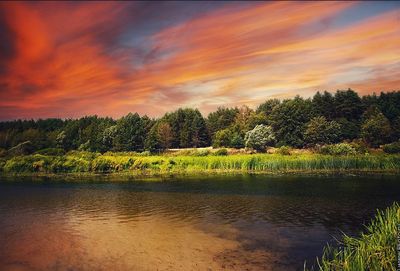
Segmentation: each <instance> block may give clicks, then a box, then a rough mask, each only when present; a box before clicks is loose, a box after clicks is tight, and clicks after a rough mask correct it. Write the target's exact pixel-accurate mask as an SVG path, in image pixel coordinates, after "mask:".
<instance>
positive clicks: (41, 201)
mask: <svg viewBox="0 0 400 271" xmlns="http://www.w3.org/2000/svg"><path fill="white" fill-rule="evenodd" d="M0 178H1V181H0V270H139V271H140V270H185V271H187V270H302V269H303V264H304V261H307V263H310V264H311V263H313V262H314V261H315V258H316V257H317V256H320V255H321V253H322V249H323V247H324V245H325V244H326V243H327V242H330V243H333V244H334V243H335V242H336V241H335V240H336V238H339V237H340V236H341V233H342V232H344V233H346V234H349V235H357V233H359V231H360V230H362V229H363V224H367V223H368V222H369V220H370V219H371V218H372V217H373V216H374V214H375V211H376V209H377V208H380V209H381V208H386V207H387V206H389V205H390V204H392V203H393V201H400V182H399V181H398V180H397V179H398V176H397V177H396V176H358V177H357V176H346V177H344V176H318V177H316V176H265V175H238V176H235V175H232V176H200V177H199V176H197V177H166V178H163V179H157V178H153V179H151V180H149V179H146V180H145V181H143V180H140V179H134V178H128V177H117V176H113V177H109V176H96V177H85V178H83V177H82V178H81V179H79V178H78V177H74V178H71V177H69V178H68V179H63V177H57V178H55V177H53V178H50V177H47V178H44V177H7V178H6V177H0Z"/></svg>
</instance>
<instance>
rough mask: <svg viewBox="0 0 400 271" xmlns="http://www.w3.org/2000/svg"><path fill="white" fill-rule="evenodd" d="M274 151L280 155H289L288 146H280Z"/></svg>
mask: <svg viewBox="0 0 400 271" xmlns="http://www.w3.org/2000/svg"><path fill="white" fill-rule="evenodd" d="M276 152H277V153H278V154H281V155H290V147H288V146H282V147H280V148H279V149H278V150H277V151H276Z"/></svg>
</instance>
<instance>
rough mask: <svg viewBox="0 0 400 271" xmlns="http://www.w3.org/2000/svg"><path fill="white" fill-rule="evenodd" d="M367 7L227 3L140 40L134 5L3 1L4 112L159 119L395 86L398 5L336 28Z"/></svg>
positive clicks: (0, 98)
mask: <svg viewBox="0 0 400 271" xmlns="http://www.w3.org/2000/svg"><path fill="white" fill-rule="evenodd" d="M359 4H360V3H357V2H266V3H263V2H257V3H255V4H253V5H249V6H248V7H245V8H244V7H241V8H238V7H236V6H235V5H234V4H232V5H226V6H223V7H222V8H218V9H216V10H214V11H212V12H208V13H205V14H199V15H198V16H197V17H195V18H193V19H190V20H185V21H183V22H180V23H177V24H175V25H174V26H171V27H166V28H164V29H160V30H159V31H156V33H154V34H152V35H149V36H142V37H141V40H142V43H143V44H144V45H142V47H143V48H137V47H135V46H136V45H130V44H129V42H125V43H121V42H120V41H119V40H120V39H121V36H122V34H124V33H129V32H130V31H132V29H134V28H135V23H131V24H129V20H126V18H130V19H131V20H133V19H134V18H135V14H134V10H133V9H129V10H128V9H127V5H128V4H126V3H116V2H88V3H81V4H79V5H71V3H64V2H62V3H34V4H31V3H3V4H1V6H0V8H3V9H5V10H6V13H5V14H6V16H5V20H6V22H7V26H8V27H9V28H10V29H11V31H12V33H13V34H14V37H15V38H14V39H13V40H12V42H13V48H14V50H15V52H16V53H15V56H13V57H12V58H10V59H8V60H7V64H6V69H5V72H3V73H1V69H0V86H4V88H5V89H6V90H5V91H0V114H1V117H2V118H15V117H49V116H59V117H78V116H81V115H85V114H99V115H109V116H113V117H119V116H121V115H124V114H126V113H127V112H129V111H137V112H139V113H142V114H150V115H152V116H157V115H161V114H163V113H165V112H166V111H170V110H172V109H174V108H178V107H182V106H196V107H199V108H200V109H201V110H203V112H205V113H207V112H209V111H210V110H213V109H215V108H216V107H218V106H219V105H239V104H240V103H243V102H245V103H247V104H249V105H252V106H255V105H257V104H259V103H261V102H262V101H264V100H265V99H266V98H269V97H291V96H294V95H296V94H301V95H304V96H309V95H311V94H313V93H314V92H315V91H316V90H335V89H337V88H348V87H352V88H355V89H356V90H358V91H359V92H361V93H363V94H365V93H371V92H372V91H380V90H394V89H396V88H398V85H399V84H398V83H399V80H397V79H396V78H400V33H399V31H400V27H399V20H398V14H399V9H397V10H393V11H389V12H385V13H382V14H379V15H376V16H374V17H368V18H365V19H363V20H360V21H358V22H353V23H348V24H347V25H343V26H340V27H339V26H332V24H331V22H332V21H333V20H335V18H336V17H337V16H339V15H340V14H341V12H343V11H345V10H348V9H350V8H352V7H353V6H354V5H359ZM132 12H133V13H132ZM132 18H133V19H132ZM0 30H1V29H0ZM135 33H136V32H135ZM122 44H123V45H122ZM140 50H142V51H143V50H148V51H150V53H148V54H147V55H145V57H143V54H142V55H141V56H140V54H139V55H138V51H140ZM135 63H140V64H139V65H137V64H135ZM0 68H1V67H0Z"/></svg>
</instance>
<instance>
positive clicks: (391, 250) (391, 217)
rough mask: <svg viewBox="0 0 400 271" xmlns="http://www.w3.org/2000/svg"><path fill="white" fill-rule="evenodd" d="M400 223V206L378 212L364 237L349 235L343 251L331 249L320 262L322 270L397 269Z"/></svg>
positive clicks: (341, 247)
mask: <svg viewBox="0 0 400 271" xmlns="http://www.w3.org/2000/svg"><path fill="white" fill-rule="evenodd" d="M399 224H400V206H399V204H398V203H394V204H393V205H392V206H391V207H389V208H387V209H386V210H385V211H378V213H377V215H376V216H375V218H374V219H373V220H372V222H371V224H370V225H369V226H367V227H366V231H365V233H362V234H361V235H360V237H358V238H353V237H349V236H347V235H345V236H344V238H343V241H342V245H341V246H340V247H339V248H334V247H332V246H327V247H326V248H325V249H324V253H323V256H322V258H321V259H320V260H318V270H321V271H328V270H330V271H332V270H334V271H339V270H341V271H359V270H371V271H373V270H377V271H378V270H387V271H390V270H393V271H395V270H397V269H396V266H397V263H396V258H397V257H396V256H397V255H396V253H397V251H396V248H397V236H398V234H399V233H398V232H397V230H398V229H397V226H398V225H399Z"/></svg>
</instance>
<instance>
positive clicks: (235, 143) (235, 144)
mask: <svg viewBox="0 0 400 271" xmlns="http://www.w3.org/2000/svg"><path fill="white" fill-rule="evenodd" d="M229 147H232V148H235V149H240V148H243V147H244V140H243V137H241V136H240V134H239V133H236V132H235V133H233V135H232V139H231V142H230V146H229Z"/></svg>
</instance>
